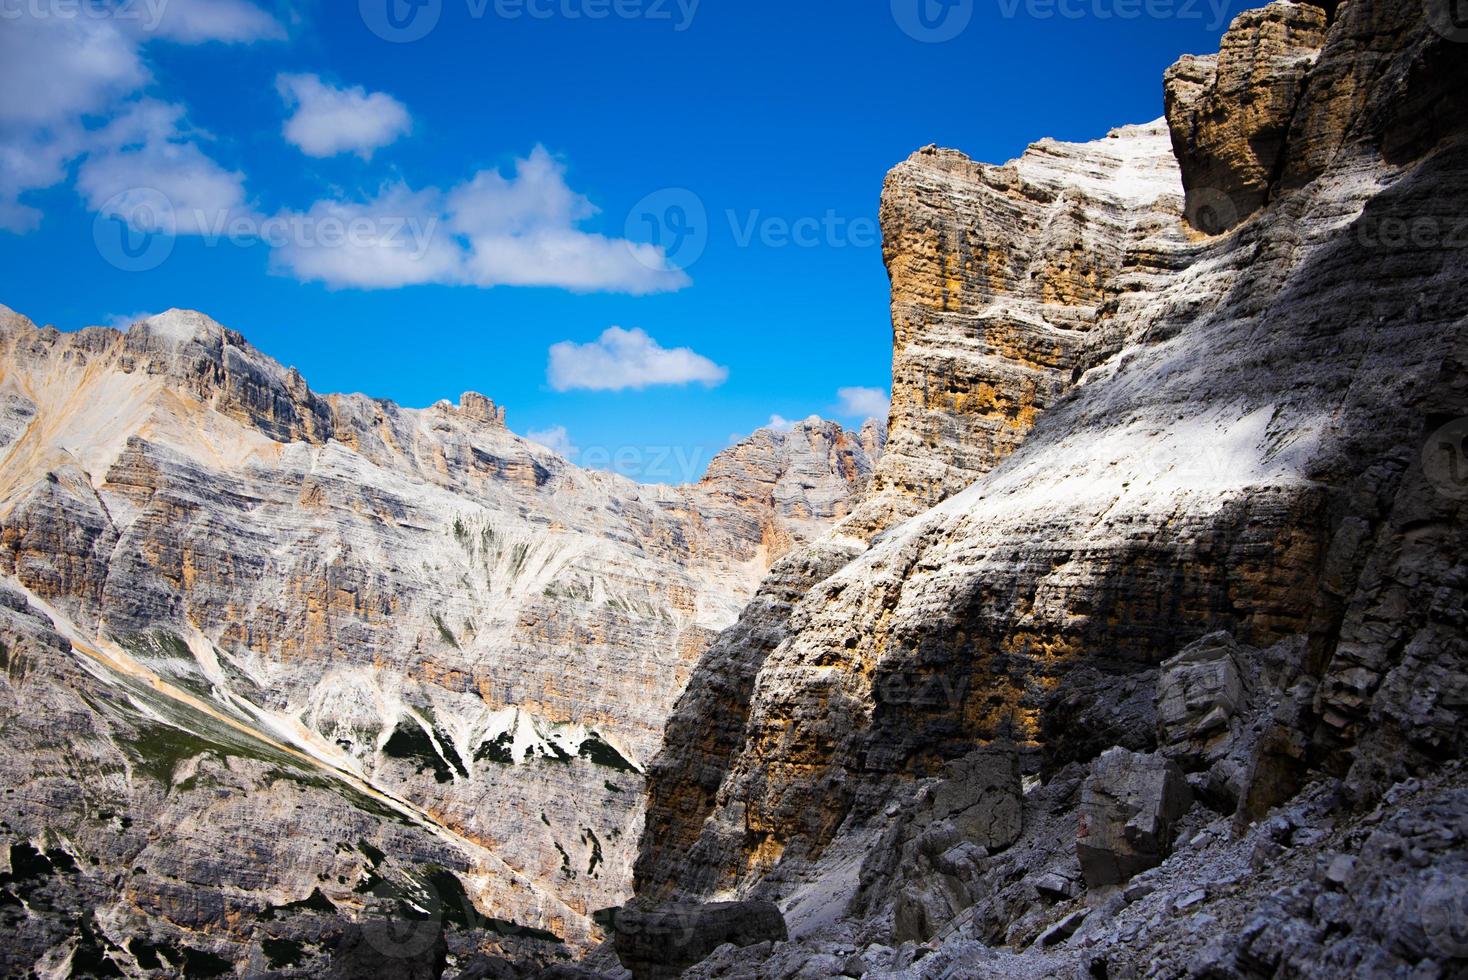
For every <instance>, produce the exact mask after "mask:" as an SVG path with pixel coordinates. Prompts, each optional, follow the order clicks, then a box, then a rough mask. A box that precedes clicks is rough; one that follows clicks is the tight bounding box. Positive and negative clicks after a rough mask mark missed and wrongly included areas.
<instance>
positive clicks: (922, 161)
mask: <svg viewBox="0 0 1468 980" xmlns="http://www.w3.org/2000/svg"><path fill="white" fill-rule="evenodd" d="M1176 193H1177V164H1176V162H1175V161H1174V159H1173V155H1172V150H1171V147H1170V145H1169V143H1168V137H1167V130H1166V127H1164V126H1162V125H1161V124H1160V123H1154V124H1151V125H1147V126H1129V127H1124V128H1122V129H1119V130H1117V131H1115V132H1113V133H1111V134H1110V135H1109V136H1108V137H1107V138H1106V139H1103V140H1098V141H1096V142H1094V143H1086V144H1075V143H1059V142H1056V141H1054V140H1045V141H1042V142H1040V143H1037V144H1035V145H1034V146H1032V147H1031V148H1030V149H1029V150H1027V151H1026V152H1025V154H1024V156H1022V157H1020V158H1019V159H1018V160H1015V161H1012V162H1011V163H1008V164H1006V165H1004V166H1002V167H996V166H990V165H988V164H981V163H975V162H973V161H972V160H969V159H968V158H967V157H965V156H964V155H963V154H961V153H958V152H956V151H953V150H942V149H938V148H936V147H928V148H926V149H924V150H920V151H919V152H917V153H915V154H913V156H912V157H911V158H910V159H909V160H907V162H905V163H903V164H901V165H900V166H898V167H897V168H896V169H894V170H893V171H892V173H891V174H889V175H888V177H887V183H886V186H885V187H884V189H883V194H882V215H881V216H882V231H883V253H884V256H885V258H886V262H887V270H888V273H889V275H890V276H891V279H892V324H893V359H892V365H893V372H892V373H893V381H892V412H891V417H890V423H889V440H890V442H889V446H888V448H887V451H886V454H885V456H884V457H883V461H882V463H881V464H880V465H879V466H878V473H877V481H876V487H875V490H876V492H875V493H874V494H873V499H871V500H869V501H868V502H867V505H866V506H865V507H864V508H863V515H862V520H860V521H856V522H853V527H861V526H865V525H867V524H875V525H877V526H882V525H885V524H886V523H887V522H889V521H890V519H891V517H892V516H899V517H906V516H910V515H911V514H914V513H916V512H918V511H920V510H922V509H924V508H926V507H928V506H931V505H932V504H935V503H937V502H938V501H939V500H941V499H943V498H944V497H947V496H949V495H950V494H952V493H955V492H957V491H959V490H961V489H963V488H964V487H966V486H968V485H969V484H970V483H972V482H973V480H974V478H975V477H977V476H979V475H980V474H983V473H986V472H988V471H989V470H991V469H993V468H994V466H995V465H996V464H997V463H999V462H1000V461H1001V460H1003V459H1004V458H1005V457H1006V456H1008V455H1009V454H1010V453H1011V452H1013V451H1014V449H1015V447H1016V446H1018V445H1019V444H1020V443H1021V442H1022V441H1023V439H1024V438H1025V436H1026V435H1027V434H1028V433H1029V431H1030V428H1031V427H1032V426H1033V425H1034V424H1035V420H1036V419H1037V418H1038V417H1039V415H1040V414H1041V413H1042V412H1044V411H1045V410H1046V409H1048V408H1049V407H1050V406H1052V405H1053V404H1054V403H1055V401H1056V400H1057V399H1058V398H1059V396H1060V394H1061V392H1062V391H1063V390H1064V388H1065V387H1066V386H1067V385H1068V384H1069V383H1070V381H1071V379H1072V376H1073V375H1074V374H1075V372H1076V370H1077V368H1078V367H1079V365H1080V363H1081V359H1082V350H1083V349H1084V347H1085V345H1086V340H1087V337H1088V335H1089V334H1090V332H1091V330H1092V329H1093V328H1094V327H1095V326H1096V325H1097V322H1098V318H1099V316H1100V314H1101V310H1102V308H1103V307H1105V306H1107V304H1108V303H1110V302H1112V301H1114V300H1115V299H1116V296H1117V294H1118V293H1121V292H1125V291H1127V290H1130V289H1133V288H1136V284H1137V283H1139V282H1141V281H1145V279H1146V278H1147V274H1148V272H1149V269H1150V267H1151V265H1152V264H1153V261H1152V258H1151V256H1152V255H1153V254H1154V253H1156V252H1157V251H1159V250H1161V249H1163V248H1164V247H1165V246H1162V245H1160V244H1159V243H1157V242H1155V241H1153V238H1154V236H1158V235H1162V236H1163V237H1164V238H1165V237H1166V236H1167V235H1169V234H1176V229H1175V227H1174V226H1175V225H1176V222H1175V220H1173V218H1174V216H1175V213H1176V212H1175V209H1176V207H1177V201H1176Z"/></svg>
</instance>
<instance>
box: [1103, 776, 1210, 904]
mask: <svg viewBox="0 0 1468 980" xmlns="http://www.w3.org/2000/svg"><path fill="white" fill-rule="evenodd" d="M1192 802H1193V794H1192V790H1191V789H1190V788H1189V787H1188V782H1187V779H1186V778H1185V777H1184V776H1183V771H1182V770H1181V769H1180V768H1178V765H1177V763H1175V762H1173V761H1172V760H1170V759H1166V758H1164V757H1162V756H1160V755H1140V754H1138V753H1136V752H1129V751H1127V750H1126V749H1121V748H1116V749H1111V750H1110V751H1108V752H1106V753H1105V754H1103V755H1102V756H1101V757H1100V758H1099V759H1097V760H1096V762H1095V764H1094V765H1093V766H1092V768H1091V775H1090V778H1088V779H1087V780H1086V782H1085V785H1084V786H1083V787H1082V789H1081V813H1080V827H1079V830H1078V833H1077V835H1076V857H1077V858H1079V859H1080V863H1081V873H1082V874H1083V875H1084V877H1085V879H1086V885H1087V886H1088V887H1090V888H1100V887H1104V886H1107V885H1119V884H1122V883H1123V882H1125V881H1126V880H1127V879H1129V878H1131V877H1132V875H1134V874H1137V873H1138V872H1141V871H1145V870H1147V869H1148V868H1152V867H1156V866H1157V865H1159V864H1161V863H1162V861H1163V860H1164V859H1165V858H1166V857H1167V856H1168V854H1170V853H1171V852H1172V843H1173V839H1174V836H1175V835H1176V828H1177V822H1178V821H1179V820H1180V819H1181V818H1182V816H1183V814H1185V813H1187V811H1188V808H1189V807H1190V806H1192Z"/></svg>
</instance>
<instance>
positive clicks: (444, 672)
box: [0, 309, 879, 975]
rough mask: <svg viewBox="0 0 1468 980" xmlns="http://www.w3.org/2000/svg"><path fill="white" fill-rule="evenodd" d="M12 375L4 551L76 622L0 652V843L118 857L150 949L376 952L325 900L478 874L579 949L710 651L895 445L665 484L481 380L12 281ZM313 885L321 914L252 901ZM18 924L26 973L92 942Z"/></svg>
mask: <svg viewBox="0 0 1468 980" xmlns="http://www.w3.org/2000/svg"><path fill="white" fill-rule="evenodd" d="M0 391H3V392H4V399H3V403H0V416H3V417H0V436H3V440H0V441H3V443H4V445H3V448H0V453H3V463H0V575H3V577H4V578H5V580H6V581H7V583H9V586H10V587H12V588H13V589H14V590H15V595H16V596H17V597H18V598H16V600H15V601H16V602H17V603H19V606H18V608H20V609H27V608H29V609H33V610H35V611H36V614H37V615H40V616H44V617H46V618H47V619H48V620H49V621H50V622H51V623H52V628H53V633H54V635H55V637H56V643H55V645H53V646H45V644H42V646H43V647H45V651H46V652H45V657H44V658H42V659H41V660H33V658H31V657H29V656H26V657H20V658H13V659H12V660H11V667H12V669H11V670H10V672H9V674H8V675H7V676H6V677H4V678H0V692H3V695H4V709H3V715H0V724H3V725H4V726H5V731H6V732H7V739H8V744H9V746H10V749H11V751H10V752H9V753H8V754H7V758H6V759H5V761H4V767H5V777H6V778H5V785H6V786H7V787H9V788H11V789H10V795H9V796H7V798H6V806H5V812H4V813H3V817H4V819H5V820H6V821H7V824H6V825H5V828H4V829H5V832H6V834H7V835H8V836H7V838H6V839H7V841H9V842H12V843H11V844H10V846H21V845H25V846H32V845H34V846H37V847H41V848H42V849H43V850H44V849H45V848H51V847H62V848H63V849H64V850H66V851H67V853H69V854H71V855H72V857H73V858H74V859H75V860H76V861H77V862H78V863H79V864H80V865H81V866H82V872H81V876H82V877H83V878H86V879H87V880H89V881H91V880H92V878H105V879H108V880H111V881H114V882H115V884H113V885H111V886H106V885H103V884H98V883H96V882H93V884H92V885H91V886H89V887H92V888H93V889H94V890H93V891H92V892H89V893H88V894H89V895H91V896H92V897H91V899H90V900H89V901H90V904H92V905H95V906H96V908H97V911H96V915H95V921H89V922H88V923H87V924H86V927H85V928H87V929H90V930H92V932H93V933H95V937H94V938H95V941H96V942H97V943H102V944H103V945H104V946H105V948H106V950H108V951H111V952H106V953H104V954H99V955H103V956H104V958H107V957H109V956H110V957H112V958H113V959H115V960H116V962H118V963H120V964H122V965H124V966H127V967H129V968H133V967H137V966H138V964H141V963H143V961H144V960H148V961H149V962H151V961H152V959H156V957H152V954H136V953H134V952H129V950H130V949H131V947H130V946H129V943H130V942H131V941H132V940H133V939H135V938H137V940H138V941H139V942H145V941H146V942H151V943H154V944H155V945H159V946H160V948H162V947H165V946H166V947H168V948H171V949H175V951H176V955H177V956H182V955H184V954H183V953H181V952H177V950H179V949H181V948H182V946H181V945H180V944H183V945H189V946H191V947H196V948H197V949H198V950H200V952H199V953H198V954H197V955H198V956H204V955H206V954H207V955H209V956H216V957H220V958H221V959H223V960H224V961H226V962H227V963H229V964H231V965H238V964H242V963H245V962H247V961H249V962H255V960H257V959H258V958H259V957H261V956H266V957H267V958H268V957H269V955H270V954H269V951H268V950H266V949H265V947H264V946H263V945H262V943H263V942H264V941H265V939H267V938H268V939H270V940H271V942H272V943H276V945H274V946H272V947H271V948H272V949H275V950H276V952H277V953H278V954H279V956H278V957H277V958H281V959H282V961H284V959H295V960H299V961H300V963H299V964H298V967H297V968H298V969H299V970H301V971H304V972H305V973H306V974H310V975H317V974H315V973H312V971H313V970H315V969H317V968H318V967H319V966H320V964H319V962H317V960H314V959H312V957H313V956H316V957H320V956H328V957H329V954H330V950H332V949H335V948H336V947H337V946H340V945H341V944H342V943H343V942H345V943H347V947H343V949H347V948H348V947H349V948H350V951H351V952H350V957H349V958H350V959H351V961H352V962H361V961H362V957H363V956H365V955H367V953H368V952H370V950H369V949H368V948H367V947H365V946H363V941H362V940H361V935H360V930H358V933H353V934H352V935H353V936H356V938H352V936H348V937H346V938H345V939H342V938H341V937H340V936H338V935H336V934H334V933H332V932H331V928H336V927H331V928H328V925H327V924H326V922H327V920H329V919H330V918H331V916H329V915H326V914H325V913H324V911H323V910H324V909H326V908H330V909H332V910H336V911H340V912H341V914H342V917H344V919H351V918H352V917H353V916H354V915H356V914H357V913H358V912H360V911H362V910H363V909H364V908H365V905H364V903H366V902H367V899H368V898H370V897H371V893H372V890H373V889H374V888H377V887H378V886H379V884H380V885H381V887H382V888H387V889H399V890H403V889H407V890H408V891H412V890H413V889H414V888H418V889H420V890H421V889H423V888H430V887H431V889H433V890H436V892H437V893H442V892H444V891H445V889H448V891H449V892H453V891H454V889H462V890H463V894H464V896H465V901H466V902H468V904H469V911H470V912H471V913H472V915H473V916H477V919H476V920H475V921H476V922H477V923H478V924H479V928H478V930H477V932H475V931H472V930H468V927H467V926H466V927H465V928H464V929H463V930H461V932H463V934H464V935H465V936H469V935H471V932H472V935H475V936H480V937H483V936H499V933H496V932H495V929H496V928H498V929H500V930H501V932H504V933H505V935H504V936H500V939H502V940H504V942H510V941H511V940H522V939H523V940H524V942H522V943H521V945H528V946H531V947H536V944H541V945H542V946H544V947H545V948H546V949H547V950H549V952H546V954H545V955H546V956H551V955H552V953H554V952H555V950H556V949H559V955H562V956H564V955H568V954H570V953H572V952H575V951H576V950H578V949H582V948H584V947H585V946H586V945H587V944H589V943H591V942H592V941H594V938H595V936H596V931H595V929H594V927H593V925H592V923H591V920H590V917H589V916H590V913H591V912H592V911H594V910H596V909H598V908H602V907H606V906H611V905H616V904H619V903H620V902H621V901H622V900H624V899H625V898H626V897H628V894H629V885H630V877H631V874H630V872H631V864H632V859H633V854H634V849H635V843H636V840H637V838H638V835H639V833H640V831H641V827H642V797H643V770H644V767H645V765H646V763H647V761H648V760H649V759H650V758H651V757H652V755H653V754H654V752H655V751H656V749H657V747H658V745H659V744H660V742H661V737H662V730H663V725H664V721H665V719H666V717H667V715H668V713H669V711H670V709H671V707H672V704H673V701H674V699H675V698H676V697H677V695H678V693H679V692H680V691H681V689H682V686H683V682H684V680H685V679H686V677H687V676H688V673H689V672H690V671H691V669H692V667H693V665H694V663H695V662H696V661H697V659H698V658H699V657H700V655H701V654H703V652H704V651H705V648H706V647H707V646H708V644H709V641H710V640H711V639H712V638H713V637H714V636H716V635H717V634H718V632H719V631H720V630H721V629H722V628H724V627H725V626H728V625H729V624H730V623H732V622H733V621H734V618H735V615H736V613H737V610H738V609H739V608H740V606H742V605H743V604H744V602H745V601H746V600H747V599H748V598H749V597H750V595H752V593H753V591H754V588H755V586H756V584H757V582H758V581H759V579H760V577H761V576H762V575H763V573H764V571H765V570H766V569H767V568H768V567H769V565H770V563H771V562H772V561H773V560H774V559H775V558H776V557H778V556H780V555H782V554H784V553H785V552H787V551H789V550H790V549H791V548H792V547H796V546H798V545H801V544H803V543H805V542H806V541H808V540H810V539H811V538H812V537H814V536H815V535H816V534H818V533H819V532H820V531H821V530H823V529H824V528H825V527H826V526H828V525H829V524H830V523H831V522H832V521H833V520H835V519H837V518H840V517H842V516H844V515H845V514H846V513H847V512H848V511H849V509H850V507H851V505H852V501H853V500H854V498H855V495H856V494H857V493H858V491H859V490H860V489H861V488H862V487H863V486H864V485H865V484H866V483H867V482H868V481H869V479H870V476H871V473H872V470H873V466H874V459H873V458H872V457H871V456H870V455H869V454H868V448H873V449H875V448H877V447H878V445H879V440H876V439H875V438H874V437H873V436H872V435H871V434H870V433H868V434H865V435H863V434H860V433H854V432H846V431H844V430H842V429H841V427H840V426H838V425H835V424H833V423H828V422H823V421H821V420H819V419H811V420H807V421H806V422H803V423H801V424H799V425H797V426H795V427H794V428H793V429H792V430H791V431H789V432H785V433H774V432H769V431H761V432H759V433H756V435H755V436H754V437H752V438H751V439H750V440H749V441H747V442H745V443H742V444H740V445H738V446H735V447H733V448H731V449H730V450H728V451H727V452H726V453H724V454H723V455H721V456H720V457H719V458H718V459H717V460H716V461H715V463H714V465H713V467H712V468H711V470H710V472H709V474H708V476H707V477H706V478H705V479H704V480H703V482H702V483H700V484H697V485H693V486H686V487H660V486H638V485H636V484H633V483H631V482H630V481H627V480H625V479H622V478H620V477H616V476H613V475H611V474H607V473H600V472H594V471H589V470H582V469H578V468H577V467H574V466H572V465H570V464H569V463H567V462H566V461H565V460H563V459H561V458H560V457H558V456H556V455H555V454H554V453H552V452H551V451H549V450H547V449H544V448H542V447H540V446H537V445H535V444H533V443H530V442H527V441H525V440H522V439H520V438H518V437H517V436H515V435H514V434H512V433H511V432H510V431H509V430H508V429H507V428H506V427H505V414H504V410H503V409H502V408H500V407H498V406H496V405H494V404H493V403H492V402H491V401H490V400H489V399H487V398H485V397H484V396H481V395H477V394H473V393H470V394H466V395H464V396H463V398H462V399H461V400H460V401H459V403H458V404H451V403H449V402H441V403H439V404H437V405H434V406H432V407H430V408H427V409H423V410H411V409H402V408H399V407H398V406H396V405H393V404H391V403H387V402H381V401H374V400H371V399H368V398H365V397H362V396H356V395H332V396H323V395H318V394H316V393H315V392H313V391H311V390H310V388H309V387H308V386H307V385H306V383H305V381H304V380H303V379H302V378H301V376H300V375H299V374H298V373H296V372H295V371H294V370H291V369H287V368H285V367H282V366H281V365H279V364H277V363H275V362H274V361H272V360H270V359H269V358H268V357H266V356H265V355H264V354H262V353H260V352H259V351H257V350H255V349H254V348H253V347H251V346H250V345H249V344H248V343H247V342H246V341H245V340H244V339H243V338H242V337H240V336H239V335H238V334H236V333H234V332H232V331H230V330H228V329H226V328H224V327H222V326H220V325H219V324H216V323H214V322H213V321H211V320H209V319H208V318H207V317H205V316H203V315H201V314H197V313H190V312H183V311H173V312H170V313H166V314H163V315H161V316H157V317H153V318H151V319H149V320H145V321H143V322H141V323H139V324H136V325H135V326H133V327H132V328H131V329H129V330H128V331H126V332H118V331H114V330H104V329H90V330H84V331H81V332H79V333H74V334H64V333H60V332H58V331H56V330H54V329H51V328H44V329H38V328H37V327H35V326H34V325H33V324H31V323H30V322H29V321H27V320H25V319H24V318H23V317H20V316H18V315H16V314H13V313H11V312H10V311H8V310H4V309H0ZM18 635H19V634H18V633H15V632H12V631H11V630H10V629H9V628H5V629H0V640H3V641H4V642H5V643H6V644H7V645H13V644H14V643H15V642H16V638H17V636H18ZM17 665H20V666H17ZM32 668H34V669H32ZM58 713H60V714H64V715H66V716H67V717H69V718H73V719H74V722H73V723H70V724H68V725H66V726H63V727H64V728H66V730H68V731H77V732H87V733H90V734H89V735H88V736H87V737H86V738H84V739H81V741H80V742H79V748H77V749H75V750H69V749H68V743H67V741H66V740H64V739H62V740H58V739H57V738H56V737H54V736H53V735H52V734H48V728H47V726H50V725H52V724H53V723H55V718H56V717H57V715H58ZM38 719H43V720H44V724H42V723H41V722H40V721H38ZM22 733H24V734H22ZM287 763H289V764H287ZM67 780H69V781H71V782H72V783H74V784H76V785H73V786H72V787H70V788H69V789H68V788H66V787H65V786H64V783H65V782H66V781H67ZM17 787H26V789H25V790H24V791H21V790H17V789H16V788H17ZM53 792H54V793H58V794H63V795H62V796H51V795H48V794H50V793H53ZM78 793H81V794H83V796H86V795H87V794H95V795H96V799H95V800H93V799H78V798H76V794H78ZM364 800H365V801H368V802H367V803H364ZM358 810H364V811H365V812H361V813H359V812H357V811H358ZM118 821H127V822H128V829H127V832H126V833H122V832H119V831H118V830H116V829H115V828H116V827H117V826H119V824H118ZM398 821H400V822H402V823H403V824H404V826H405V827H410V828H412V831H411V834H410V833H409V831H408V830H401V829H395V828H394V824H395V822H398ZM327 828H329V829H327ZM119 834H120V836H119ZM405 834H406V835H409V836H410V837H411V840H408V838H407V837H405V836H404V835H405ZM405 841H406V842H405ZM28 842H29V843H28ZM364 842H365V843H364ZM379 853H380V854H381V855H385V856H384V857H381V858H372V857H371V856H370V855H372V854H379ZM94 862H95V863H94ZM388 869H390V870H391V874H389V871H388ZM443 875H447V876H448V877H446V878H445V877H442V876H443ZM435 876H438V877H435ZM78 880H79V879H78ZM316 892H319V893H320V895H321V896H322V898H321V900H320V901H319V902H317V901H315V900H314V899H312V896H313V894H315V893H316ZM364 896H367V897H366V898H364ZM379 897H380V896H379ZM402 901H404V902H408V903H410V904H411V903H412V902H414V901H418V900H417V899H410V898H403V899H402ZM424 901H426V899H424ZM302 902H314V905H313V909H314V911H315V912H316V913H320V916H319V917H320V918H321V919H322V922H321V923H320V924H318V925H316V926H313V927H312V928H313V929H316V930H317V932H320V933H321V934H320V935H315V934H311V935H306V934H301V935H281V936H272V935H269V934H268V930H266V929H265V927H264V926H263V925H261V923H263V922H264V921H266V918H265V917H267V916H268V915H269V914H270V909H272V908H274V907H276V906H293V905H294V903H302ZM445 902H446V903H447V904H448V905H451V906H452V905H456V904H461V903H459V902H458V899H457V897H453V896H451V897H450V898H446V899H445ZM323 903H325V904H323ZM420 904H421V903H420ZM316 906H320V908H316ZM138 910H141V911H138ZM460 914H461V915H462V914H463V912H462V910H461V912H460ZM68 921H69V920H68ZM313 921H314V920H313ZM485 922H492V923H498V925H496V926H494V927H493V928H491V927H489V926H485V925H484V923H485ZM16 928H17V930H18V931H16V932H12V933H11V936H12V938H15V940H16V941H15V942H14V943H9V942H7V943H6V944H4V945H7V946H10V947H11V948H10V949H9V950H8V952H7V955H11V956H12V957H13V965H16V966H17V968H20V967H21V966H27V967H28V965H30V964H35V963H39V962H41V961H42V960H44V959H46V958H47V957H51V958H52V959H56V958H58V957H62V958H64V955H65V954H66V950H67V948H69V947H68V944H69V943H75V942H81V940H79V939H77V936H79V935H81V933H80V932H78V931H77V930H79V929H81V928H82V926H81V925H78V924H77V923H71V924H70V925H66V924H61V925H56V926H55V928H54V929H51V928H49V927H48V929H43V930H40V931H28V930H27V929H26V928H22V927H19V926H17V927H16ZM302 928H303V929H304V927H302ZM364 928H366V927H364ZM322 930H325V931H322ZM515 930H530V932H528V933H518V932H516V931H515ZM307 931H308V932H309V930H307ZM338 932H339V929H338ZM196 934H197V935H196ZM456 935H457V934H456ZM138 937H142V938H138ZM180 937H182V938H180ZM506 937H508V938H506ZM500 939H497V940H495V942H499V941H500ZM338 940H340V941H338ZM486 941H488V940H486ZM87 942H92V940H90V939H89V940H87ZM280 943H295V944H304V946H303V950H304V951H301V950H298V951H296V953H299V954H300V955H299V956H298V955H296V953H290V955H289V956H288V955H287V953H288V952H289V951H290V950H294V949H295V947H294V946H290V947H287V946H281V945H279V944H280ZM453 943H457V944H458V946H459V947H460V948H459V949H457V951H456V952H455V954H454V955H455V956H457V955H458V954H459V953H462V952H464V951H465V950H464V948H463V947H464V946H465V944H466V943H471V940H470V939H462V938H460V939H453V941H452V943H451V945H452V944H453ZM557 944H559V946H557ZM369 945H370V944H369ZM536 948H537V949H538V948H539V947H536ZM532 951H533V950H532ZM160 955H163V957H164V959H165V960H167V959H169V957H168V956H167V954H160ZM341 955H342V956H343V957H348V953H347V952H343V953H342V954H341ZM536 955H540V954H539V953H537V954H536ZM140 957H141V958H140ZM150 957H152V959H150ZM252 958H253V959H252ZM48 962H49V961H48ZM176 965H177V964H176V963H175V966H176Z"/></svg>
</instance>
